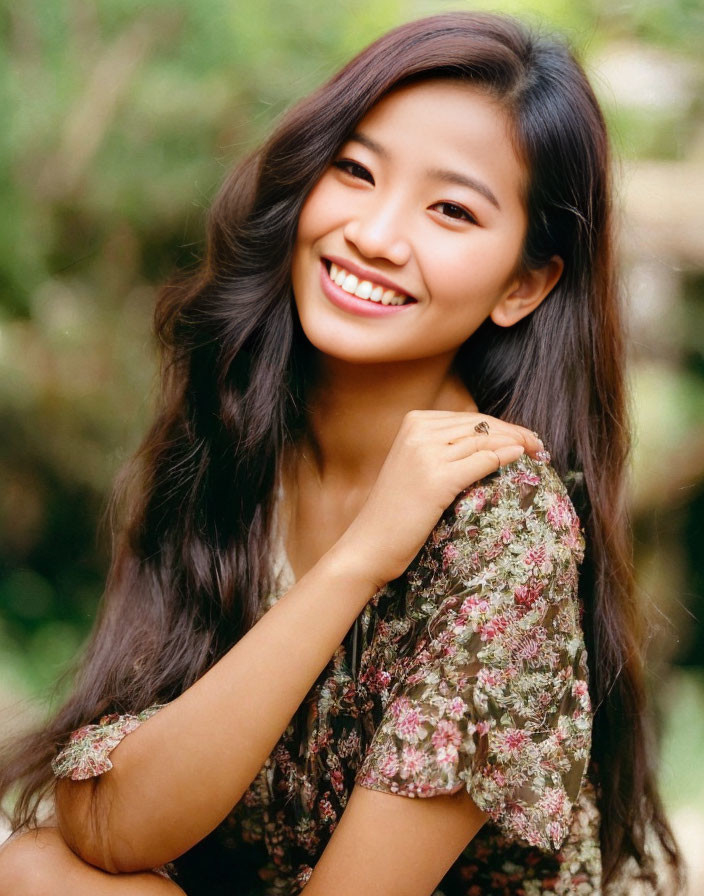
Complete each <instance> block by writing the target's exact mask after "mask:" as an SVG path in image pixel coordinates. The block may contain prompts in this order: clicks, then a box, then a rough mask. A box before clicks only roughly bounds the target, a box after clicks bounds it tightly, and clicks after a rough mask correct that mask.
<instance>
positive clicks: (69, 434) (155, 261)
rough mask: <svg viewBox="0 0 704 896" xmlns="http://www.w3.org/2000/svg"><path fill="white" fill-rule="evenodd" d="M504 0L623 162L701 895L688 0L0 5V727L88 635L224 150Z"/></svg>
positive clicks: (703, 474)
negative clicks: (380, 56)
mask: <svg viewBox="0 0 704 896" xmlns="http://www.w3.org/2000/svg"><path fill="white" fill-rule="evenodd" d="M468 8H474V9H499V10H500V11H503V12H509V13H514V14H517V15H519V16H521V17H522V18H524V19H527V20H528V21H530V22H533V23H535V24H537V25H540V26H541V27H544V28H547V29H548V30H558V31H560V32H563V33H566V34H567V36H568V37H569V40H570V41H571V43H572V45H573V46H574V47H575V49H576V50H577V52H578V54H579V56H580V57H581V59H582V60H583V62H584V64H585V66H586V68H587V71H588V73H589V75H590V77H591V79H592V82H593V84H594V86H595V88H596V90H597V92H598V94H599V96H600V98H601V101H602V103H603V106H604V109H605V111H606V114H607V116H608V119H609V122H610V126H611V133H612V136H613V142H614V147H615V150H616V154H617V157H618V161H617V181H618V201H619V211H620V215H621V218H622V224H623V227H622V240H621V253H622V257H623V269H624V284H625V287H626V290H627V296H628V319H629V329H630V338H629V345H630V374H629V375H630V383H631V393H632V404H633V413H634V422H635V445H634V452H633V461H632V475H631V507H632V518H633V525H634V535H635V550H636V561H637V568H638V582H639V593H640V598H641V600H642V602H643V607H644V612H646V611H647V612H649V613H650V615H651V618H652V619H653V625H652V634H651V637H650V646H649V665H648V668H649V684H650V688H651V691H652V694H653V700H654V705H655V708H656V713H657V718H658V723H659V728H660V731H661V745H662V746H661V750H662V755H661V764H660V778H661V782H662V791H663V795H664V799H665V802H666V805H667V807H668V810H669V812H670V814H671V817H672V820H673V823H674V825H675V828H676V831H677V834H678V837H679V839H680V841H681V843H682V846H683V847H684V849H685V851H686V853H687V855H688V857H689V862H690V868H691V872H692V887H691V892H692V893H701V892H704V881H703V880H702V875H704V859H703V858H702V856H703V855H704V850H702V849H701V844H702V842H704V593H703V592H704V587H703V586H704V211H703V209H704V103H703V101H702V97H703V96H704V93H703V91H702V88H703V86H704V64H703V62H702V50H703V49H704V9H703V7H702V5H701V3H697V2H696V0H632V2H628V0H541V2H528V0H525V2H523V0H505V2H503V3H502V4H501V5H500V6H499V5H497V4H496V3H494V4H490V3H485V2H482V0H478V2H473V3H472V4H466V3H462V2H454V3H445V2H440V0H436V2H428V0H425V2H420V0H418V2H414V0H362V2H345V0H336V2H335V3H322V2H319V3H311V2H310V0H288V2H287V0H257V2H251V0H250V2H242V0H240V2H237V0H231V2H223V0H208V2H204V0H164V2H149V3H140V2H135V0H99V2H95V0H23V2H22V3H14V4H6V5H5V6H4V9H3V10H2V11H0V22H1V23H2V30H3V37H4V41H3V46H2V47H1V48H0V85H1V89H0V104H1V110H2V121H3V122H4V127H3V128H2V129H0V189H1V191H2V197H3V202H2V211H1V212H0V709H2V710H3V712H2V715H0V729H2V730H4V731H7V730H8V726H15V725H18V724H21V723H22V722H23V721H26V720H27V719H28V718H30V717H33V716H34V717H40V716H41V714H42V713H45V712H46V711H47V709H48V707H49V706H50V705H51V704H53V703H55V702H56V701H57V700H58V699H60V697H61V694H62V693H63V691H64V689H65V687H66V686H67V685H66V683H65V682H64V683H62V684H59V685H57V684H56V682H57V681H58V680H59V676H60V674H61V672H62V670H64V669H65V668H66V666H67V664H68V663H69V662H70V660H71V659H72V658H73V657H74V656H75V655H76V653H77V651H79V649H80V645H81V643H82V641H83V639H84V638H85V635H86V633H87V632H88V630H89V628H90V626H91V624H92V622H93V619H94V616H95V611H96V605H97V602H98V599H99V597H100V594H101V592H102V588H103V583H104V578H105V573H106V570H107V565H108V559H109V558H108V537H107V533H106V532H105V530H104V529H101V527H100V520H101V518H102V514H103V511H104V509H105V503H106V500H107V495H108V493H109V489H110V486H111V482H112V479H113V477H114V475H115V473H116V472H117V470H118V469H119V467H120V465H121V464H122V463H123V462H124V461H125V460H126V459H127V457H128V456H129V455H130V453H131V452H132V451H133V450H134V449H135V448H136V446H137V444H138V441H139V439H140V436H141V433H142V432H143V430H144V428H145V427H146V424H147V421H148V420H149V417H150V411H151V407H152V400H153V397H154V385H155V380H154V376H155V370H156V364H155V362H156V346H155V344H154V341H153V339H152V335H151V314H152V310H153V305H154V297H155V290H156V289H157V288H158V285H159V284H160V282H162V281H163V280H164V278H165V277H167V276H168V275H169V274H171V273H172V272H174V270H175V269H177V268H179V267H183V266H188V265H191V264H193V263H194V262H195V261H196V260H197V258H198V257H199V255H200V253H201V251H202V248H203V221H204V215H205V211H206V209H207V207H208V204H209V202H210V200H211V198H212V197H213V195H214V192H215V191H216V189H217V186H218V184H219V183H220V181H221V179H222V178H223V176H224V173H225V171H226V170H227V169H228V168H229V167H230V166H231V165H232V164H233V162H235V161H236V160H237V159H238V158H239V157H240V156H241V155H242V154H243V153H244V152H245V151H247V150H248V149H250V148H251V147H252V146H254V145H255V144H256V143H257V142H258V141H259V140H260V139H261V138H262V137H263V136H264V135H265V134H266V133H267V131H268V129H269V128H270V126H271V124H272V123H273V122H274V121H276V120H277V118H278V117H279V116H280V115H281V113H282V111H283V110H284V109H285V108H286V107H287V105H288V104H290V103H291V102H292V101H293V100H295V99H297V98H298V97H300V96H302V95H304V94H306V93H307V92H309V91H310V90H311V89H313V88H314V87H316V86H317V85H318V84H319V83H320V82H321V81H322V80H324V79H325V78H326V77H327V76H328V75H330V74H332V73H333V72H334V71H335V70H336V69H337V68H338V67H339V66H340V65H341V64H342V63H343V62H344V61H345V60H346V59H347V58H348V57H349V56H351V55H352V54H353V53H354V52H356V51H357V50H359V49H361V48H362V47H363V46H364V45H365V44H366V43H368V42H369V41H370V40H371V39H373V38H374V37H376V36H377V35H379V34H380V33H382V32H383V31H384V30H386V29H388V28H390V27H392V26H394V25H397V24H399V23H400V22H402V21H406V20H408V19H411V18H416V17H419V16H421V15H426V14H429V13H433V12H439V11H443V10H448V9H468Z"/></svg>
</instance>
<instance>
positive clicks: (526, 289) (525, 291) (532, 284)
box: [489, 255, 565, 327]
mask: <svg viewBox="0 0 704 896" xmlns="http://www.w3.org/2000/svg"><path fill="white" fill-rule="evenodd" d="M564 267H565V263H564V261H563V260H562V259H561V258H560V256H559V255H553V257H552V258H551V259H550V261H549V262H548V263H547V264H545V265H543V266H542V267H539V268H530V269H528V270H526V271H524V272H523V273H522V274H520V276H519V277H518V278H517V279H516V280H515V281H514V282H513V283H512V285H511V287H510V288H509V290H508V291H507V293H506V295H505V296H504V297H503V298H502V299H500V300H499V301H498V302H497V303H496V305H494V308H493V310H492V312H491V314H490V315H489V316H490V317H491V319H492V320H493V321H494V323H495V324H496V325H497V326H499V327H511V326H513V324H515V323H517V322H518V321H519V320H521V318H523V317H525V316H526V315H528V314H530V312H531V311H533V310H534V309H535V308H537V307H538V305H539V304H540V303H541V302H542V301H543V299H544V298H545V297H546V296H547V295H548V294H549V292H550V290H551V289H552V288H553V286H555V284H556V283H557V281H558V280H559V279H560V277H561V276H562V271H563V270H564Z"/></svg>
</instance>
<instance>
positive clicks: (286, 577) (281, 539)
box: [272, 476, 296, 591]
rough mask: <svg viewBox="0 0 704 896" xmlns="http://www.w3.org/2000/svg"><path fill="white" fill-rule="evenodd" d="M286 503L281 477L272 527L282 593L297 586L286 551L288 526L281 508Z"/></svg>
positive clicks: (277, 571)
mask: <svg viewBox="0 0 704 896" xmlns="http://www.w3.org/2000/svg"><path fill="white" fill-rule="evenodd" d="M283 502H284V484H283V479H282V477H281V476H279V478H278V484H277V487H276V500H275V502H274V515H273V520H272V525H273V528H274V538H273V544H274V578H275V581H276V583H277V586H278V589H279V590H281V591H284V590H287V589H288V588H292V587H293V586H294V585H295V584H296V574H295V572H294V571H293V567H292V566H291V561H290V560H289V557H288V552H287V551H286V535H287V532H286V526H285V524H284V520H283V514H282V512H281V508H282V507H283Z"/></svg>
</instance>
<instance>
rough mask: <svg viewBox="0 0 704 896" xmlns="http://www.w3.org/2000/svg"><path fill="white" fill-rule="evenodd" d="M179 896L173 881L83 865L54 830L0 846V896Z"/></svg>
mask: <svg viewBox="0 0 704 896" xmlns="http://www.w3.org/2000/svg"><path fill="white" fill-rule="evenodd" d="M84 893H85V894H91V896H102V894H106V896H107V894H110V896H112V894H115V896H119V894H122V893H126V894H130V896H131V894H134V896H138V894H144V896H152V894H153V896H178V894H181V896H183V890H181V889H180V887H178V886H177V885H176V884H175V883H173V881H169V880H166V879H165V878H163V877H160V876H159V875H157V874H151V873H143V874H126V875H121V874H117V875H112V874H107V873H106V872H103V871H100V870H99V869H97V868H94V867H93V866H92V865H88V864H86V863H85V862H83V860H82V859H80V858H79V857H78V856H77V855H76V854H75V853H74V852H72V851H71V850H70V849H69V847H68V846H67V845H66V843H65V841H64V839H63V837H62V836H61V834H60V833H59V831H58V829H57V828H48V827H47V828H37V829H36V830H32V831H27V832H25V833H22V834H15V835H14V836H13V837H11V838H10V839H9V840H8V841H7V842H6V843H5V844H3V845H2V846H0V896H80V894H84Z"/></svg>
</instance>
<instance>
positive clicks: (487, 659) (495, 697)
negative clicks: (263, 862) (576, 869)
mask: <svg viewBox="0 0 704 896" xmlns="http://www.w3.org/2000/svg"><path fill="white" fill-rule="evenodd" d="M583 556H584V538H583V534H582V531H581V529H580V524H579V520H578V518H577V515H576V513H575V510H574V507H573V506H572V503H571V501H570V499H569V496H568V495H567V493H566V490H565V487H564V485H563V483H562V481H561V480H560V479H559V477H558V476H557V473H556V472H555V471H554V469H553V468H552V467H550V466H549V465H548V464H546V463H541V462H538V461H536V460H533V459H532V458H529V457H525V456H524V457H522V458H520V459H519V460H518V461H515V462H513V463H512V464H509V465H507V466H505V467H503V468H502V469H501V470H499V471H498V472H497V474H494V476H492V477H487V478H485V479H484V480H481V481H480V482H479V483H476V484H475V485H474V486H472V487H471V488H470V489H468V490H466V491H465V492H463V493H462V494H461V495H460V496H459V497H458V499H456V501H455V502H454V504H453V505H452V506H451V508H448V511H446V513H445V514H444V515H443V517H442V518H441V520H440V522H439V523H438V526H437V527H436V529H435V530H434V532H433V533H431V537H430V538H429V539H428V541H427V542H426V545H425V547H424V549H423V551H422V553H421V555H420V558H419V562H418V564H417V566H416V568H415V570H413V571H411V572H410V575H409V611H410V612H413V613H415V614H418V613H425V614H426V618H427V623H426V624H425V625H424V626H423V628H422V634H421V636H420V637H419V639H418V641H417V642H416V643H415V644H414V646H413V652H412V655H411V657H410V660H409V662H408V663H407V664H406V665H405V666H404V671H403V674H402V676H401V677H400V678H399V680H398V681H397V683H396V685H395V686H394V688H393V689H392V691H391V693H390V697H389V702H388V704H387V705H386V707H385V710H384V715H383V718H382V720H381V723H380V724H379V726H378V727H377V729H376V731H375V734H374V737H373V739H372V742H371V744H370V747H369V749H368V751H367V753H366V755H365V758H364V761H363V763H362V766H361V767H360V769H359V772H358V774H357V777H356V783H358V784H359V785H361V786H364V787H369V788H371V789H375V790H382V791H386V792H389V793H397V794H401V795H405V796H419V797H431V796H435V795H439V794H447V793H454V792H456V791H457V790H459V789H461V788H462V787H466V788H467V790H468V792H469V793H470V795H471V796H472V798H473V800H474V802H475V803H476V805H477V806H478V807H479V808H480V809H482V810H484V811H485V812H486V813H487V814H488V815H489V817H490V818H491V820H492V822H493V823H495V824H496V825H498V827H499V828H500V829H501V830H502V832H503V833H504V835H505V836H506V837H507V838H508V839H509V840H511V841H516V840H518V841H522V842H524V843H528V844H530V845H533V846H538V847H540V848H542V849H545V850H548V851H551V850H554V849H557V848H559V846H560V845H561V844H562V842H563V840H564V838H565V836H566V834H567V831H568V827H569V820H570V815H571V810H572V806H573V804H574V803H575V801H576V800H577V797H578V795H579V791H580V787H581V783H582V778H583V775H584V772H585V768H586V766H587V762H588V758H589V750H590V746H591V723H592V714H591V705H590V699H589V691H588V678H587V674H588V673H587V657H586V650H585V646H584V638H583V634H582V629H581V620H580V608H579V602H578V597H577V582H578V566H579V564H580V563H581V561H582V559H583Z"/></svg>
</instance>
